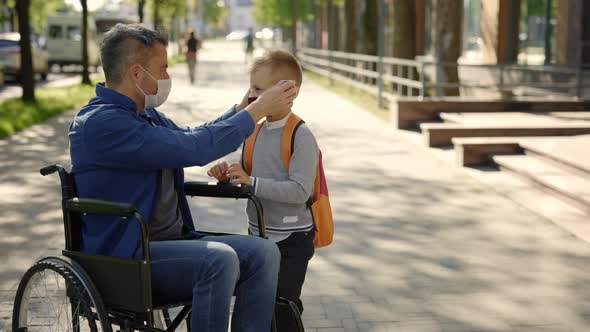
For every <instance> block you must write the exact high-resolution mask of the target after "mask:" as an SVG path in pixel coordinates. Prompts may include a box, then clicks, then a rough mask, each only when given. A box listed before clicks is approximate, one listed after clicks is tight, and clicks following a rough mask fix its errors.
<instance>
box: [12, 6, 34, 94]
mask: <svg viewBox="0 0 590 332" xmlns="http://www.w3.org/2000/svg"><path fill="white" fill-rule="evenodd" d="M29 6H30V0H18V1H17V2H16V11H17V15H18V31H19V33H20V61H21V72H20V81H21V86H22V88H23V95H22V99H23V100H24V101H35V73H34V71H33V54H32V52H31V31H30V23H29Z"/></svg>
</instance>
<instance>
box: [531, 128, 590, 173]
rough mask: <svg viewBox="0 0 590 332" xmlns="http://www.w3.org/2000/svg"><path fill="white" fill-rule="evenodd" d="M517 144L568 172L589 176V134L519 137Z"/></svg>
mask: <svg viewBox="0 0 590 332" xmlns="http://www.w3.org/2000/svg"><path fill="white" fill-rule="evenodd" d="M519 145H520V146H521V147H522V149H523V151H524V152H525V153H526V154H528V155H532V156H536V157H538V158H543V159H545V160H547V161H550V162H553V163H555V164H556V165H558V166H559V167H562V168H565V169H567V170H568V171H569V172H577V173H580V174H581V175H582V176H586V177H588V178H590V154H589V153H588V151H590V135H577V136H571V137H552V138H551V139H548V138H535V139H526V138H525V139H521V140H520V141H519Z"/></svg>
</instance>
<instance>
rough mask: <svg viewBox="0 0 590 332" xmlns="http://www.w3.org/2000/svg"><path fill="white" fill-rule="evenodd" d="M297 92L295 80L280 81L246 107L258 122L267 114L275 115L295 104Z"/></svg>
mask: <svg viewBox="0 0 590 332" xmlns="http://www.w3.org/2000/svg"><path fill="white" fill-rule="evenodd" d="M297 93H298V91H297V87H296V86H295V81H280V82H279V83H277V84H275V85H274V86H272V87H271V88H270V89H268V90H266V91H264V93H262V95H260V97H258V99H256V101H255V102H253V103H252V104H250V105H248V106H247V107H246V110H247V111H248V112H249V113H250V115H251V116H252V119H253V120H254V122H258V121H259V120H260V119H262V118H263V117H265V116H273V115H274V114H277V113H280V112H282V111H283V110H285V108H290V107H291V106H293V100H294V99H295V97H297Z"/></svg>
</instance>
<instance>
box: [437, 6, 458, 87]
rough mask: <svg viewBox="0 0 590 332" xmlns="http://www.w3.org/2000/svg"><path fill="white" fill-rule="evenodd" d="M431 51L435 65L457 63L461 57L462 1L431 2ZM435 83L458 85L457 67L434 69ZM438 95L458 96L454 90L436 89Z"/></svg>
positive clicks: (438, 67)
mask: <svg viewBox="0 0 590 332" xmlns="http://www.w3.org/2000/svg"><path fill="white" fill-rule="evenodd" d="M432 2H433V3H432V8H433V10H432V27H433V31H432V46H433V48H432V50H433V56H434V61H435V62H436V63H441V62H444V63H451V64H453V63H455V64H456V63H457V59H459V57H460V56H461V51H462V43H461V35H462V30H463V29H462V24H463V0H432ZM435 79H436V82H437V83H458V82H459V73H458V68H457V66H440V65H438V66H437V68H436V73H435ZM437 94H438V95H445V96H458V95H460V90H459V88H458V87H456V88H444V89H439V88H437Z"/></svg>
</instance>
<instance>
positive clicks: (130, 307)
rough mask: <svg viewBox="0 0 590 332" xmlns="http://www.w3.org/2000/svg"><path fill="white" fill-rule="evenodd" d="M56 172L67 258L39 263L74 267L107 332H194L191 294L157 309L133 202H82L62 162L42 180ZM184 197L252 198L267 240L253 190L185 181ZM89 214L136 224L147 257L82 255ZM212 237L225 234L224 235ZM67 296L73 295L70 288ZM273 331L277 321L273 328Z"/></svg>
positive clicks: (143, 228) (20, 331)
mask: <svg viewBox="0 0 590 332" xmlns="http://www.w3.org/2000/svg"><path fill="white" fill-rule="evenodd" d="M55 172H58V174H59V177H60V180H61V190H62V210H63V218H64V233H65V249H64V250H63V251H62V254H63V256H64V257H45V258H43V259H41V260H39V261H38V262H37V264H36V265H38V264H49V262H50V263H51V264H57V265H60V264H61V265H62V266H64V268H67V269H70V270H71V272H72V274H74V275H75V276H76V278H77V279H78V281H79V284H81V285H82V286H83V287H84V288H85V290H86V292H87V293H88V294H89V296H90V297H96V298H93V299H92V300H93V305H94V307H95V308H94V311H95V313H93V315H92V317H91V318H92V319H97V320H98V321H99V322H100V323H101V325H102V327H103V331H104V332H111V326H112V325H118V326H119V327H120V330H121V331H131V330H140V331H157V332H172V331H175V330H176V329H177V328H178V327H179V326H180V324H182V322H183V321H184V320H186V322H187V329H188V330H189V331H190V317H191V315H190V314H191V312H192V305H191V303H192V299H191V298H190V296H189V298H188V299H187V300H186V301H181V302H179V303H165V304H158V305H154V303H153V301H152V288H151V270H150V254H149V233H148V226H147V224H146V223H145V221H144V220H143V217H142V216H141V214H139V212H138V211H137V208H136V207H135V206H134V205H133V204H125V203H119V202H111V201H103V200H96V199H86V198H78V197H77V192H76V185H75V181H74V177H73V175H72V174H71V173H69V172H68V171H67V170H66V169H65V168H64V167H63V166H61V165H59V164H52V165H48V166H45V167H43V168H42V169H41V170H40V173H41V175H43V176H46V175H49V174H52V173H55ZM184 194H185V195H187V196H191V197H195V196H200V197H216V198H234V199H248V200H250V201H251V202H252V203H253V204H254V206H255V207H256V212H257V219H258V220H257V222H258V226H259V229H260V236H261V237H263V238H266V225H265V220H264V213H263V209H262V204H261V203H260V200H259V199H258V198H257V197H256V196H255V195H254V193H253V188H252V187H251V186H248V185H232V184H212V183H207V182H186V183H185V186H184ZM87 214H95V215H111V216H120V217H121V218H122V220H121V221H122V222H126V221H129V219H134V220H135V221H136V222H138V223H139V226H140V232H141V243H140V245H141V250H142V253H143V259H141V260H137V259H127V258H119V257H111V256H101V255H95V254H87V253H82V252H80V240H81V239H80V238H81V236H80V234H81V216H83V215H87ZM203 233H208V232H203ZM209 234H211V235H221V234H220V233H209ZM36 265H34V266H33V267H31V269H30V270H32V269H33V268H34V267H35V266H36ZM27 273H29V272H27ZM25 276H27V274H25ZM24 281H25V277H23V280H21V284H20V285H19V288H18V290H17V295H16V298H15V303H14V310H13V331H15V332H26V331H27V329H26V328H20V327H19V326H20V325H19V324H20V322H19V321H18V318H17V311H18V310H20V307H17V306H18V305H19V304H20V301H18V300H20V298H19V297H22V296H23V292H24V287H25V285H23V283H24V284H26V282H24ZM138 281H139V282H138ZM67 293H68V296H70V290H69V287H68V291H67ZM174 307H182V309H181V310H180V312H179V313H178V314H177V315H176V317H174V319H171V317H170V315H169V312H168V309H170V308H174ZM154 310H162V311H163V313H164V320H165V323H166V324H165V325H166V329H165V330H162V329H159V328H156V327H155V326H154ZM104 324H107V325H106V326H105V325H104ZM275 329H276V328H275V326H274V320H273V326H272V330H273V331H274V330H275ZM75 330H76V329H75ZM78 330H79V328H78Z"/></svg>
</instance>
